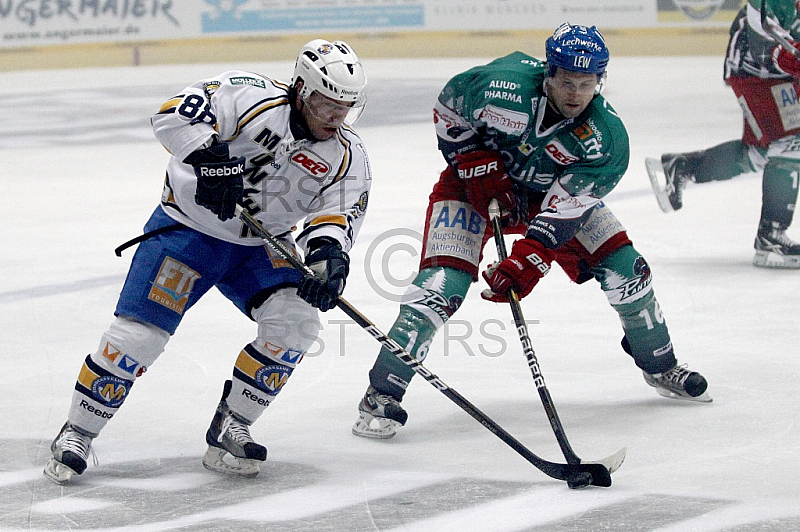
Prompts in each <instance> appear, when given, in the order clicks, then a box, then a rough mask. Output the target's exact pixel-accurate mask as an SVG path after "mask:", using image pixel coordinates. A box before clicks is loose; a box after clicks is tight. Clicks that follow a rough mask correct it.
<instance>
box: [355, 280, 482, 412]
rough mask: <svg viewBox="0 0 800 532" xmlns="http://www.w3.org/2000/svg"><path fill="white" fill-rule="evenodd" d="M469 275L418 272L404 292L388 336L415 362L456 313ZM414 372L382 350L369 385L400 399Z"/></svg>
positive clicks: (420, 359)
mask: <svg viewBox="0 0 800 532" xmlns="http://www.w3.org/2000/svg"><path fill="white" fill-rule="evenodd" d="M471 283H472V276H471V275H470V274H468V273H466V272H463V271H461V270H456V269H453V268H444V267H436V268H426V269H424V270H422V271H421V272H419V273H418V274H417V276H416V278H415V279H414V281H413V283H412V286H411V287H409V289H408V290H407V291H406V294H405V296H404V297H403V301H404V302H403V303H402V304H401V305H400V314H399V315H398V317H397V319H396V320H395V322H394V325H392V328H391V329H390V330H389V333H388V336H389V337H390V338H391V339H392V340H394V341H395V342H397V343H398V344H399V345H400V346H401V347H403V348H404V349H405V350H406V351H407V352H408V353H410V354H411V355H412V356H413V357H414V358H415V359H417V360H419V361H420V362H422V361H423V360H425V357H426V356H427V354H428V349H429V348H430V345H431V342H432V341H433V337H434V335H435V334H436V331H438V330H439V329H440V328H441V327H442V326H443V325H444V324H445V322H446V321H447V320H448V319H449V318H450V316H452V315H453V313H454V312H455V311H456V310H458V307H459V306H461V303H462V302H463V301H464V297H465V296H466V294H467V290H468V289H469V286H470V284H471ZM413 376H414V370H413V369H411V367H410V366H408V365H406V364H405V363H404V362H403V361H402V360H400V359H399V358H397V357H396V356H395V355H393V354H392V353H391V351H389V350H388V349H386V348H385V347H384V348H382V349H381V351H380V353H379V354H378V358H377V360H376V361H375V364H374V365H373V367H372V369H371V370H370V372H369V380H370V384H372V386H373V387H374V388H375V389H377V390H378V391H380V392H382V393H387V394H390V395H392V396H394V397H395V398H396V399H398V400H400V399H402V397H403V394H404V393H405V390H406V388H407V387H408V383H409V382H410V381H411V378H412V377H413Z"/></svg>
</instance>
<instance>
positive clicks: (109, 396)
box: [92, 375, 130, 408]
mask: <svg viewBox="0 0 800 532" xmlns="http://www.w3.org/2000/svg"><path fill="white" fill-rule="evenodd" d="M129 385H130V382H129V381H126V380H124V379H120V378H119V377H113V376H110V375H109V376H104V377H98V378H96V379H95V380H94V382H92V395H94V397H95V398H96V399H97V400H98V401H100V402H101V403H103V404H105V405H106V406H107V407H109V408H117V407H119V406H120V405H121V404H122V402H123V401H125V397H127V395H128V390H129Z"/></svg>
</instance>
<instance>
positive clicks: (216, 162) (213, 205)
mask: <svg viewBox="0 0 800 532" xmlns="http://www.w3.org/2000/svg"><path fill="white" fill-rule="evenodd" d="M183 162H185V163H186V164H190V165H192V166H193V167H194V173H195V175H196V176H197V191H196V192H195V195H194V201H195V202H197V204H198V205H200V206H201V207H205V208H206V209H208V210H210V211H211V212H213V213H214V214H216V215H217V217H218V218H219V219H220V220H222V221H223V222H224V221H225V220H228V219H230V218H233V217H234V214H235V209H236V204H237V203H238V202H239V200H241V199H242V193H243V190H244V182H243V180H242V178H243V177H244V157H235V158H234V157H231V156H230V154H229V153H228V145H227V144H226V143H224V142H221V143H219V144H212V145H211V146H209V147H208V148H201V149H199V150H196V151H193V152H192V153H190V154H189V156H188V157H187V158H186V159H184V161H183Z"/></svg>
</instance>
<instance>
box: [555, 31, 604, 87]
mask: <svg viewBox="0 0 800 532" xmlns="http://www.w3.org/2000/svg"><path fill="white" fill-rule="evenodd" d="M545 54H546V56H547V64H548V66H549V72H548V75H549V76H551V77H552V76H553V75H554V74H555V71H556V67H560V68H563V69H564V70H571V71H573V72H585V73H587V74H597V77H598V80H599V79H601V78H602V77H603V74H604V73H605V71H606V66H607V65H608V56H609V54H608V48H607V47H606V41H605V39H603V35H602V34H601V33H600V32H599V31H598V30H597V28H596V27H595V26H592V27H591V28H589V27H586V26H578V25H571V24H569V23H567V22H565V23H564V24H562V25H561V26H559V27H558V28H557V29H556V31H555V32H554V33H553V36H552V37H550V38H549V39H547V42H546V43H545Z"/></svg>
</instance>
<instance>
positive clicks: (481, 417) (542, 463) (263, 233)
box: [236, 206, 611, 487]
mask: <svg viewBox="0 0 800 532" xmlns="http://www.w3.org/2000/svg"><path fill="white" fill-rule="evenodd" d="M236 213H237V215H238V216H239V218H240V219H241V220H242V221H243V222H244V223H245V224H247V226H248V227H249V228H250V229H251V230H252V231H253V232H254V233H255V234H256V235H258V236H259V237H260V238H262V239H263V240H265V241H266V243H267V244H268V245H269V246H270V247H271V248H272V249H274V250H275V251H276V252H278V253H280V254H281V255H282V256H283V258H285V259H286V260H287V261H288V262H289V263H290V264H291V265H292V266H293V267H295V268H297V269H298V270H300V271H302V272H303V273H312V274H313V272H312V271H311V269H310V268H309V267H308V266H306V265H305V264H304V263H303V261H301V260H300V259H299V258H298V257H297V256H296V255H295V254H294V253H293V252H292V251H291V250H289V249H288V248H286V246H285V244H284V243H283V242H282V241H280V240H279V239H277V238H275V237H274V236H273V235H272V234H271V233H269V232H268V231H267V230H266V229H264V227H263V226H262V225H261V223H260V222H259V221H258V220H256V219H255V218H253V216H251V215H250V214H249V213H248V212H247V211H245V210H244V209H242V207H241V206H237V207H236ZM337 306H338V307H339V308H340V309H341V310H342V311H344V313H345V314H347V315H348V316H349V317H350V318H352V319H353V321H355V322H356V323H357V324H358V325H359V326H360V327H361V328H362V329H364V330H365V331H367V332H368V333H369V334H370V335H371V336H372V337H373V338H375V339H376V340H378V342H379V343H380V344H381V345H382V346H383V347H385V348H386V349H388V350H389V351H390V352H391V353H392V354H394V355H395V356H396V357H397V358H399V359H400V360H401V361H403V363H404V364H406V365H408V366H409V367H410V368H411V369H413V370H414V371H415V372H416V373H418V374H419V375H421V376H422V377H423V378H424V379H425V380H426V381H428V382H429V383H430V384H431V385H433V387H435V388H436V389H437V390H439V391H440V392H442V393H443V394H444V395H445V396H447V398H448V399H450V400H451V401H453V402H454V403H455V404H456V405H458V406H459V407H460V408H461V409H462V410H464V411H465V412H466V413H467V414H469V415H470V416H472V417H473V418H474V419H475V420H477V421H478V422H479V423H480V424H481V425H483V426H484V427H486V429H488V430H489V431H490V432H491V433H492V434H494V435H495V436H497V437H498V438H500V439H501V440H502V441H503V443H505V444H506V445H508V446H509V447H511V448H512V449H514V450H515V451H516V452H517V453H518V454H519V455H521V456H522V457H523V458H525V460H527V461H528V462H530V463H531V464H532V465H533V466H534V467H536V468H537V469H539V470H540V471H542V472H543V473H544V474H545V475H548V476H550V477H552V478H555V479H557V480H568V479H569V478H571V477H573V476H574V475H575V474H578V473H589V474H591V476H592V484H593V485H595V486H603V487H607V486H610V485H611V474H610V473H609V471H608V469H607V468H606V467H605V466H603V465H601V464H592V463H589V464H581V463H570V464H560V463H556V462H550V461H548V460H545V459H544V458H541V457H539V456H538V455H536V454H534V453H533V452H531V451H530V450H529V449H528V448H527V447H525V446H524V445H522V444H521V443H520V442H519V441H518V440H517V439H516V438H514V437H513V436H512V435H511V434H509V433H508V432H506V431H505V429H503V428H502V427H501V426H500V425H498V424H497V423H496V422H495V421H494V420H492V419H491V418H490V417H489V416H487V415H486V414H484V413H483V412H481V411H480V410H479V409H478V408H477V407H476V406H475V405H473V404H472V403H470V402H469V401H468V400H467V399H466V398H464V396H462V395H461V394H460V393H458V392H457V391H455V390H454V389H453V388H451V387H450V386H448V385H447V384H445V383H444V381H442V380H441V379H440V378H439V377H438V376H437V375H436V374H434V373H433V372H431V371H429V370H428V369H427V368H426V367H425V366H423V365H422V363H420V362H419V361H418V360H417V359H415V358H414V357H413V356H411V354H409V353H408V352H407V351H406V350H405V349H403V348H402V347H401V346H400V345H399V344H398V343H397V342H395V341H394V340H392V339H391V338H389V337H388V336H387V335H385V334H384V333H383V332H381V331H380V330H379V329H378V328H377V327H376V326H375V324H374V323H372V322H371V321H370V320H368V319H367V318H366V317H365V316H364V315H363V314H361V313H360V312H359V311H358V310H356V309H355V307H353V306H352V305H351V304H350V303H348V302H347V301H346V300H345V299H344V298H343V297H341V296H340V297H339V300H338V302H337Z"/></svg>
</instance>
